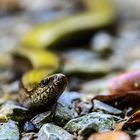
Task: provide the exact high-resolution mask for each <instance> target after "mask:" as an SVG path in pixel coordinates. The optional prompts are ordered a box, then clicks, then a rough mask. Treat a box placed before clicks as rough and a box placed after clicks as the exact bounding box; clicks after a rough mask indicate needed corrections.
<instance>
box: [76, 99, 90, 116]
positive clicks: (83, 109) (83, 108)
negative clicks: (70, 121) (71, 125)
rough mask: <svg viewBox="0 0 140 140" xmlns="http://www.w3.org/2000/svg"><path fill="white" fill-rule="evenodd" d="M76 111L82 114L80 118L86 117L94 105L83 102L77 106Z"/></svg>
mask: <svg viewBox="0 0 140 140" xmlns="http://www.w3.org/2000/svg"><path fill="white" fill-rule="evenodd" d="M76 109H77V110H78V114H80V116H82V115H86V114H88V113H90V111H91V109H92V103H90V102H83V101H81V102H79V103H78V104H77V105H76Z"/></svg>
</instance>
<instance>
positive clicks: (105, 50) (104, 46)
mask: <svg viewBox="0 0 140 140" xmlns="http://www.w3.org/2000/svg"><path fill="white" fill-rule="evenodd" d="M90 45H91V49H92V50H93V51H95V52H97V53H99V55H101V56H104V57H105V56H108V55H109V54H110V53H111V52H112V47H113V38H112V37H111V35H109V34H108V33H106V32H98V33H96V34H95V35H94V37H93V38H92V39H91V42H90Z"/></svg>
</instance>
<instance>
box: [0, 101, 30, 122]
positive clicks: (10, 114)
mask: <svg viewBox="0 0 140 140" xmlns="http://www.w3.org/2000/svg"><path fill="white" fill-rule="evenodd" d="M0 115H5V116H6V117H7V118H8V119H11V120H14V121H23V120H25V119H28V118H29V117H30V113H29V111H28V109H27V108H25V107H23V106H21V105H20V104H18V103H16V102H13V101H8V102H7V103H5V104H3V105H2V106H1V109H0Z"/></svg>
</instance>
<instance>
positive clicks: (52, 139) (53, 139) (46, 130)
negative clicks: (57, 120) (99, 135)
mask: <svg viewBox="0 0 140 140" xmlns="http://www.w3.org/2000/svg"><path fill="white" fill-rule="evenodd" d="M37 140H76V138H75V137H74V136H73V135H71V134H69V133H68V132H67V131H66V130H64V129H63V128H61V127H59V126H56V125H54V124H51V123H48V124H45V125H43V126H42V128H41V129H40V131H39V134H38V139H37Z"/></svg>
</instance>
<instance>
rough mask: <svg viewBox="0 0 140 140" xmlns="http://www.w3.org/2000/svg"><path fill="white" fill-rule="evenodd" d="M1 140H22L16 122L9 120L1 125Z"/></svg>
mask: <svg viewBox="0 0 140 140" xmlns="http://www.w3.org/2000/svg"><path fill="white" fill-rule="evenodd" d="M0 139H1V140H20V133H19V129H18V126H17V124H16V122H14V121H11V120H9V121H8V122H7V123H2V124H0Z"/></svg>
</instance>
